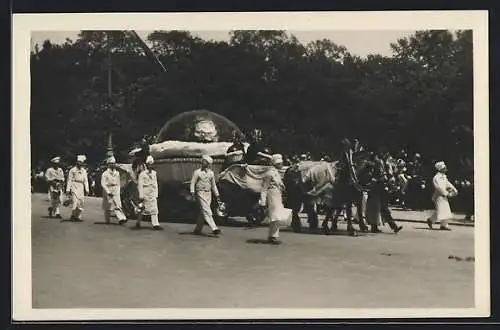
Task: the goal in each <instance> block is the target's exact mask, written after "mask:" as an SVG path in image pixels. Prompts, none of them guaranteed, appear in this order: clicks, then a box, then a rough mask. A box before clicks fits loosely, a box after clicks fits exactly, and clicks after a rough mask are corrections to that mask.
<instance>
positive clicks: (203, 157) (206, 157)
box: [201, 155, 214, 164]
mask: <svg viewBox="0 0 500 330" xmlns="http://www.w3.org/2000/svg"><path fill="white" fill-rule="evenodd" d="M201 159H203V160H204V161H206V162H207V163H209V164H213V162H214V160H213V159H212V157H210V156H209V155H203V156H201Z"/></svg>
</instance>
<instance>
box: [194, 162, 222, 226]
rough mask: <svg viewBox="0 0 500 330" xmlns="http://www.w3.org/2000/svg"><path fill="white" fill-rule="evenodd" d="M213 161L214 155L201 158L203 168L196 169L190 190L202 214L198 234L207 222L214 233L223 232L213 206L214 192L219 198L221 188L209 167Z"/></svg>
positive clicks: (198, 224) (198, 223)
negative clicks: (217, 221)
mask: <svg viewBox="0 0 500 330" xmlns="http://www.w3.org/2000/svg"><path fill="white" fill-rule="evenodd" d="M212 163H213V159H212V157H210V156H208V155H204V156H203V157H202V160H201V168H199V169H197V170H196V171H194V173H193V177H192V178H191V185H190V192H191V195H192V196H193V197H194V198H195V199H196V201H197V202H198V205H199V207H200V216H199V217H198V221H197V223H196V227H195V229H194V233H195V234H197V235H199V234H201V230H202V229H203V224H204V223H205V222H206V223H207V224H208V226H209V227H210V229H211V230H212V234H214V235H219V234H220V232H221V231H220V229H219V228H218V227H217V225H216V224H215V221H214V218H213V215H212V208H211V204H212V193H213V194H214V195H215V198H216V199H217V200H219V190H218V189H217V184H216V183H215V175H214V172H213V171H212V170H211V169H210V168H209V166H210V165H211V164H212Z"/></svg>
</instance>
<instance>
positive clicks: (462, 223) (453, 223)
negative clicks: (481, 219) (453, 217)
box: [394, 218, 474, 227]
mask: <svg viewBox="0 0 500 330" xmlns="http://www.w3.org/2000/svg"><path fill="white" fill-rule="evenodd" d="M394 220H395V221H397V222H413V223H423V224H426V225H427V221H425V220H410V219H396V218H394ZM448 225H450V226H460V227H474V223H464V222H448Z"/></svg>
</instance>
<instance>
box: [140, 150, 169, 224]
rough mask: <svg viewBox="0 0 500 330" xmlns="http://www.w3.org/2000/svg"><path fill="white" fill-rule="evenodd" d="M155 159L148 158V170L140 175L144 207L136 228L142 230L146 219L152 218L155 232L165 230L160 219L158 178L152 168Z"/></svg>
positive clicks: (141, 196)
mask: <svg viewBox="0 0 500 330" xmlns="http://www.w3.org/2000/svg"><path fill="white" fill-rule="evenodd" d="M153 163H154V159H153V157H152V156H151V155H149V156H147V158H146V169H145V170H143V171H142V172H140V173H139V178H138V179H137V189H138V191H139V200H140V203H141V204H142V205H143V208H142V212H141V214H140V215H139V218H138V219H137V223H136V227H137V228H140V226H141V221H142V220H144V217H149V218H151V224H152V226H153V230H163V228H162V227H161V226H160V222H159V219H158V213H159V212H158V178H157V176H156V171H155V170H154V169H153V168H152V167H151V166H152V165H153Z"/></svg>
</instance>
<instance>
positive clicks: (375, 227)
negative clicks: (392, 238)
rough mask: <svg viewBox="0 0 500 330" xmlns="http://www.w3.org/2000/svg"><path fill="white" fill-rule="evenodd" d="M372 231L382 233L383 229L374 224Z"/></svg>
mask: <svg viewBox="0 0 500 330" xmlns="http://www.w3.org/2000/svg"><path fill="white" fill-rule="evenodd" d="M371 232H372V233H373V234H377V233H381V232H382V231H381V230H380V229H378V227H377V226H372V229H371Z"/></svg>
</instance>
